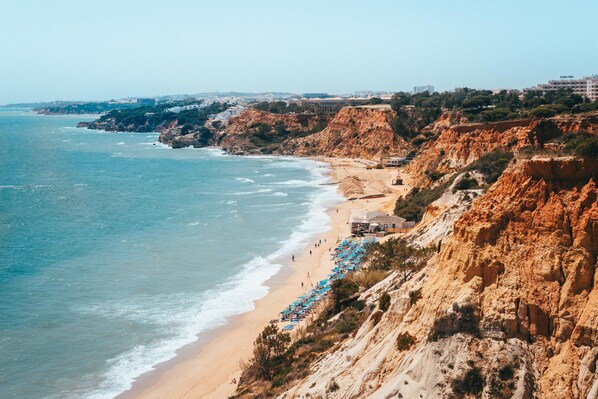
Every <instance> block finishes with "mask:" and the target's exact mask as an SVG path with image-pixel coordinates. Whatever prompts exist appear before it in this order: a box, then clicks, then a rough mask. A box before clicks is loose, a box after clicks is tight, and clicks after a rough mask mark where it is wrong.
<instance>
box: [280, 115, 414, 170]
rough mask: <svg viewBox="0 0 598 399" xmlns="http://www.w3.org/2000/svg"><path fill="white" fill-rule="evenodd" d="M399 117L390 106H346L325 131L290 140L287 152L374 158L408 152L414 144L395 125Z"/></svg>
mask: <svg viewBox="0 0 598 399" xmlns="http://www.w3.org/2000/svg"><path fill="white" fill-rule="evenodd" d="M395 117H396V114H395V112H394V111H392V110H391V109H390V107H387V106H372V107H344V108H343V109H341V110H340V111H339V112H338V113H337V114H336V115H335V116H334V118H333V119H332V120H331V121H330V122H329V123H328V126H327V127H326V128H325V129H324V130H322V131H321V132H319V133H316V134H313V135H311V136H308V137H304V138H300V139H294V140H290V141H289V142H288V143H286V144H285V146H284V153H286V154H293V155H299V156H310V155H324V156H333V157H351V158H365V159H373V160H380V158H381V157H384V156H387V155H401V154H402V155H406V154H407V153H409V152H410V151H411V149H412V146H411V145H410V144H409V143H408V142H406V141H405V140H404V139H403V138H401V137H400V136H398V135H397V134H396V133H395V132H394V130H393V129H392V125H391V124H392V121H393V119H394V118H395Z"/></svg>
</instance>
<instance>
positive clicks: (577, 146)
mask: <svg viewBox="0 0 598 399" xmlns="http://www.w3.org/2000/svg"><path fill="white" fill-rule="evenodd" d="M565 150H566V151H568V152H571V153H572V154H574V155H577V156H580V157H587V158H598V137H589V138H579V139H574V140H573V141H571V142H569V143H568V144H567V145H566V146H565Z"/></svg>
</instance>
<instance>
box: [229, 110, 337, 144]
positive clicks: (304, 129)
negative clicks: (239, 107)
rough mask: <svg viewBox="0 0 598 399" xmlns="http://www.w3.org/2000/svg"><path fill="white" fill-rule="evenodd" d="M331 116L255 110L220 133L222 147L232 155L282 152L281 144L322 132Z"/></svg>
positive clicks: (232, 119)
mask: <svg viewBox="0 0 598 399" xmlns="http://www.w3.org/2000/svg"><path fill="white" fill-rule="evenodd" d="M330 118H332V115H330V114H274V113H271V112H266V111H260V110H257V109H255V108H249V109H247V110H245V111H244V112H243V113H242V114H241V115H239V116H237V117H232V118H230V120H229V122H228V124H227V126H226V127H225V128H224V129H223V131H222V132H221V133H220V134H219V139H218V140H219V142H220V145H221V146H222V147H223V148H224V149H225V150H226V151H228V152H229V153H231V154H246V153H256V154H257V153H261V152H263V151H264V150H265V151H266V152H268V153H276V154H278V153H280V152H279V150H278V148H279V146H280V144H281V143H283V142H284V141H286V140H289V139H291V138H293V137H297V136H304V135H308V134H312V133H314V132H318V131H320V130H322V129H323V128H324V127H325V126H326V124H327V123H328V121H329V120H330Z"/></svg>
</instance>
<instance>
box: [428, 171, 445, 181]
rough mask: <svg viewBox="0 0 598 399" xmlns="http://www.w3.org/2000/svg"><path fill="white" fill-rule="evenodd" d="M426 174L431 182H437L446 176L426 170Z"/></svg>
mask: <svg viewBox="0 0 598 399" xmlns="http://www.w3.org/2000/svg"><path fill="white" fill-rule="evenodd" d="M424 173H425V174H426V176H428V177H429V178H430V180H432V181H437V180H440V179H441V178H442V176H444V173H442V172H439V171H437V170H426V171H425V172H424Z"/></svg>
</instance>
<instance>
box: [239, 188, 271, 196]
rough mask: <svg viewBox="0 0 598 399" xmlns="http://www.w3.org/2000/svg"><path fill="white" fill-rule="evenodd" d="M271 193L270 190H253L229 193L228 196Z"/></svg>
mask: <svg viewBox="0 0 598 399" xmlns="http://www.w3.org/2000/svg"><path fill="white" fill-rule="evenodd" d="M271 191H273V190H272V189H271V188H260V189H259V190H255V191H239V192H236V193H231V194H230V195H252V194H262V193H269V192H271Z"/></svg>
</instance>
